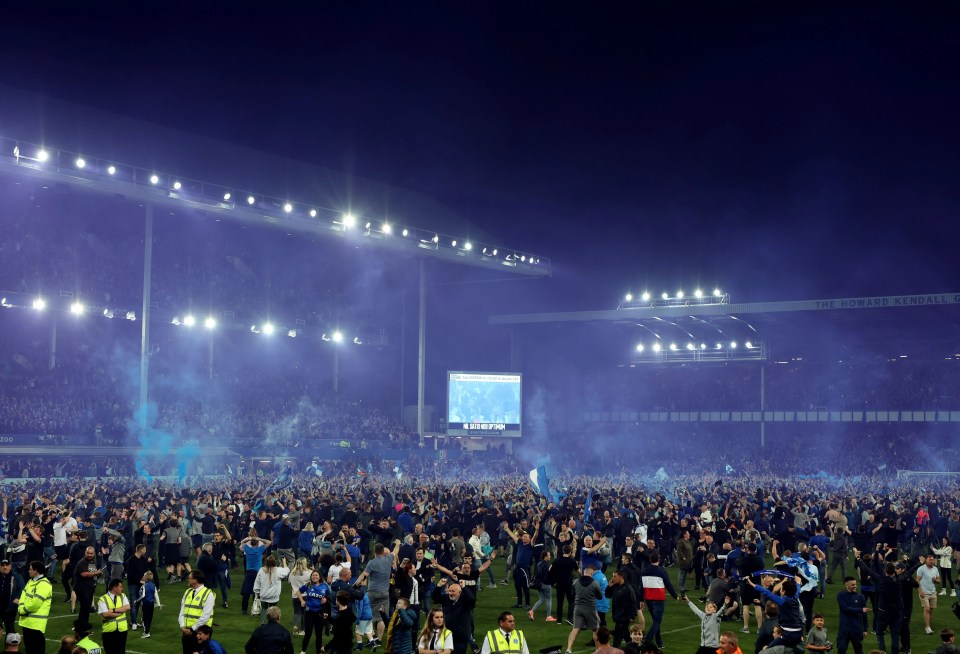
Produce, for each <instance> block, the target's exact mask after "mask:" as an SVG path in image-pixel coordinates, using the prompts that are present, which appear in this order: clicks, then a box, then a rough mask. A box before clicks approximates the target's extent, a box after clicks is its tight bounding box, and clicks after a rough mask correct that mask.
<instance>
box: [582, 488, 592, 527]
mask: <svg viewBox="0 0 960 654" xmlns="http://www.w3.org/2000/svg"><path fill="white" fill-rule="evenodd" d="M592 504H593V489H592V488H591V489H590V490H589V491H587V501H586V502H584V504H583V526H584V527H586V526H587V525H588V524H590V506H591V505H592Z"/></svg>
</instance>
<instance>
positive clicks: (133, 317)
mask: <svg viewBox="0 0 960 654" xmlns="http://www.w3.org/2000/svg"><path fill="white" fill-rule="evenodd" d="M123 317H124V318H126V319H127V320H129V321H130V322H133V321H134V320H136V319H137V314H136V312H135V311H127V312H126V313H125V314H124V315H123Z"/></svg>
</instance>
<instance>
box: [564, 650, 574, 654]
mask: <svg viewBox="0 0 960 654" xmlns="http://www.w3.org/2000/svg"><path fill="white" fill-rule="evenodd" d="M563 654H573V652H571V651H570V650H567V651H566V652H564V653H563Z"/></svg>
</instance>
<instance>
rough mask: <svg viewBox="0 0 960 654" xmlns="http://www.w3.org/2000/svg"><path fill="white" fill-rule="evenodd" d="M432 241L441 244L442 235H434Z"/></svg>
mask: <svg viewBox="0 0 960 654" xmlns="http://www.w3.org/2000/svg"><path fill="white" fill-rule="evenodd" d="M430 240H431V241H433V242H434V243H439V242H440V235H439V234H434V235H433V238H432V239H430Z"/></svg>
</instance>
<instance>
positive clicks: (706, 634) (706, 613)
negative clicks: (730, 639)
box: [687, 597, 723, 654]
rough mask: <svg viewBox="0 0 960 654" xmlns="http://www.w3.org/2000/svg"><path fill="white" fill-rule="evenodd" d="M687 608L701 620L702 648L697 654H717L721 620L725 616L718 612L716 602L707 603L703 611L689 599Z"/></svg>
mask: <svg viewBox="0 0 960 654" xmlns="http://www.w3.org/2000/svg"><path fill="white" fill-rule="evenodd" d="M687 606H689V607H690V610H691V611H693V612H694V613H695V614H696V616H697V617H698V618H700V647H699V648H698V649H697V654H716V651H717V650H718V649H719V648H720V620H721V619H722V618H723V614H722V613H720V612H719V611H718V610H717V605H716V604H715V603H714V602H707V603H706V605H705V606H704V607H703V611H701V610H700V609H699V608H697V605H696V604H694V603H693V600H691V599H690V598H689V597H688V598H687Z"/></svg>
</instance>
